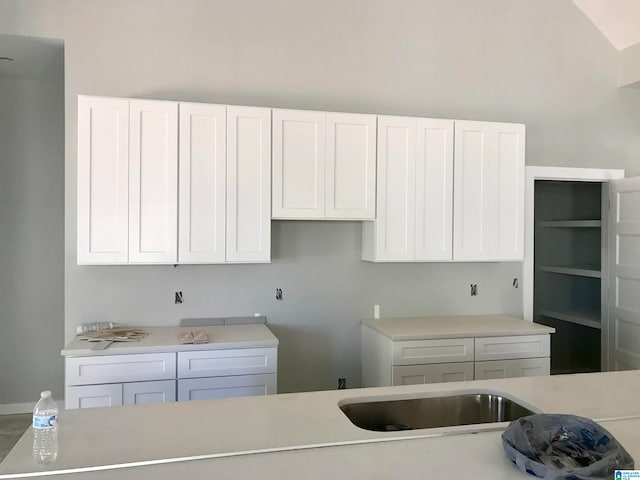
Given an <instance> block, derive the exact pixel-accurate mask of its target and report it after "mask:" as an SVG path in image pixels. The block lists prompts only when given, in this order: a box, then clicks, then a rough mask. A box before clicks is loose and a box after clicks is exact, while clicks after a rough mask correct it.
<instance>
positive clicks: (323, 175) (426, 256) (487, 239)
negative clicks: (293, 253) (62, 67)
mask: <svg viewBox="0 0 640 480" xmlns="http://www.w3.org/2000/svg"><path fill="white" fill-rule="evenodd" d="M524 136H525V133H524V125H519V124H507V123H491V122H471V121H458V120H440V119H428V118H414V117H393V116H378V115H365V114H355V113H332V112H318V111H302V110H284V109H273V110H272V109H270V108H259V107H242V106H226V105H213V104H201V103H185V102H168V101H156V100H138V99H125V98H104V97H92V96H79V97H78V257H77V258H78V264H175V263H200V264H205V263H263V262H269V261H270V257H271V253H270V250H271V244H270V243H271V219H272V218H273V219H282V220H288V219H302V220H363V221H364V223H363V226H362V259H363V260H368V261H373V262H429V261H433V262H442V261H445V262H446V261H461V262H469V261H517V260H522V258H523V237H524V235H523V233H524V226H523V214H524Z"/></svg>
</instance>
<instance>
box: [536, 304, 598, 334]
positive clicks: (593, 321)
mask: <svg viewBox="0 0 640 480" xmlns="http://www.w3.org/2000/svg"><path fill="white" fill-rule="evenodd" d="M540 315H543V316H545V317H549V318H555V319H556V320H562V321H564V322H569V323H575V324H576V325H582V326H584V327H589V328H595V329H597V330H600V329H601V328H602V323H601V322H600V319H601V312H600V309H598V308H592V309H580V310H572V311H563V310H552V309H542V310H540Z"/></svg>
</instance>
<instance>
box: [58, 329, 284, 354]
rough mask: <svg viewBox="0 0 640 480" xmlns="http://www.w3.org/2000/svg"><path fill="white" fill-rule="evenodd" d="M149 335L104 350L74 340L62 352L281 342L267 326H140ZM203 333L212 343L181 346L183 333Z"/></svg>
mask: <svg viewBox="0 0 640 480" xmlns="http://www.w3.org/2000/svg"><path fill="white" fill-rule="evenodd" d="M141 328H143V329H144V330H146V331H147V332H148V333H149V335H147V336H146V337H145V338H143V339H142V340H139V341H135V342H114V343H112V344H111V345H110V346H109V347H108V348H106V349H105V350H92V349H91V347H92V346H93V343H90V342H88V341H86V340H79V339H78V338H77V337H75V338H74V339H73V340H71V341H70V342H69V343H68V344H67V345H66V346H65V347H64V349H63V350H62V352H61V354H62V355H63V356H87V355H122V354H129V353H160V352H188V351H192V350H218V349H229V348H261V347H277V346H278V339H277V338H276V337H275V335H274V334H273V333H271V330H269V328H267V326H266V325H264V324H246V325H216V326H211V327H141ZM192 330H203V331H204V332H205V333H206V334H207V336H208V337H209V343H203V344H199V345H192V344H186V345H182V344H180V342H179V340H178V335H179V334H180V333H181V332H188V331H192Z"/></svg>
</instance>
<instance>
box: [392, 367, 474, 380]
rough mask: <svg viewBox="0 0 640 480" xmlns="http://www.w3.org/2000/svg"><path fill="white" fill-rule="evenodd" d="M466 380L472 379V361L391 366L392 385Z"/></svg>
mask: <svg viewBox="0 0 640 480" xmlns="http://www.w3.org/2000/svg"><path fill="white" fill-rule="evenodd" d="M468 380H473V362H462V363H439V364H434V365H406V366H402V367H393V385H421V384H424V383H443V382H464V381H468Z"/></svg>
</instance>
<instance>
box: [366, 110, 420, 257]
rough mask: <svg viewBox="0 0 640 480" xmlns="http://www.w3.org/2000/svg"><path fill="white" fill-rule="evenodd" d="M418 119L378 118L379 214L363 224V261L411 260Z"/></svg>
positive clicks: (413, 243) (413, 242) (412, 253)
mask: <svg viewBox="0 0 640 480" xmlns="http://www.w3.org/2000/svg"><path fill="white" fill-rule="evenodd" d="M416 128H417V125H416V119H415V118H405V117H382V116H381V117H378V176H377V183H378V188H377V217H376V220H375V222H372V223H365V224H363V225H362V242H363V260H371V261H382V262H384V261H391V262H393V261H412V260H413V259H414V248H415V203H416V201H415V172H416V160H415V159H416Z"/></svg>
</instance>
